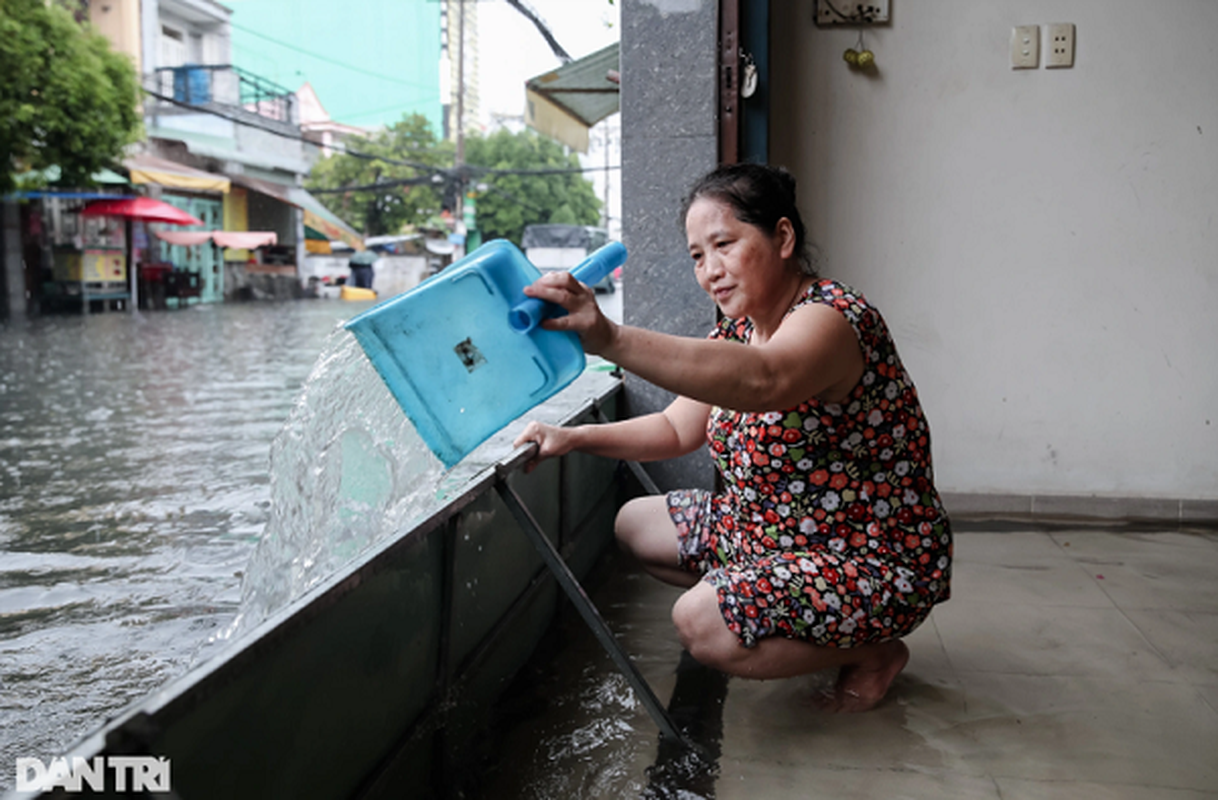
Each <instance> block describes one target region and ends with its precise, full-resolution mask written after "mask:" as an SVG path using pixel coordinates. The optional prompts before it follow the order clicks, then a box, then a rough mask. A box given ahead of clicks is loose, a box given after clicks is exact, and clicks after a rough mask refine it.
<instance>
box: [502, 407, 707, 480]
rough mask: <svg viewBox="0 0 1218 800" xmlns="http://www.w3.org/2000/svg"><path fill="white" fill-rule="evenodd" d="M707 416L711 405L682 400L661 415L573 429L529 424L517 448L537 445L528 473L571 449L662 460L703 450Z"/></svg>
mask: <svg viewBox="0 0 1218 800" xmlns="http://www.w3.org/2000/svg"><path fill="white" fill-rule="evenodd" d="M709 414H710V407H709V406H707V405H705V404H703V403H699V402H697V401H694V400H690V399H688V398H685V397H678V398H677V399H676V400H674V401H673V402H672V403H670V404H669V406H668V407H667V408H666V409H664V410H663V411H659V412H656V413H654V414H647V415H644V416H641V417H634V418H633V419H628V420H623V421H621V422H609V423H606V424H603V425H579V426H577V427H574V428H562V427H557V426H554V425H546V424H543V423H540V422H530V423H529V424H528V426H527V427H526V428H525V429H524V431H523V432H522V433H521V434H520V436H518V437H516V442H515V444H514V446H515V447H519V446H520V445H522V444H525V443H527V442H536V443H537V455H536V456H535V457H534V458H533V459H532V460H531V461H530V462H529V463H528V464H527V465H526V466H525V471H526V472H528V471H531V470H532V469H533V467H535V466H536V465H537V464H538V463H539V462H541V461H543V460H544V459H547V458H553V457H556V456H562V455H566V454H567V453H569V452H571V451H572V450H578V451H579V452H581V453H591V454H593V455H599V456H606V457H608V458H622V459H626V460H628V461H660V460H663V459H667V458H676V457H677V456H683V455H685V454H687V453H692V452H693V451H694V450H697V449H698V448H699V447H701V446H702V444H703V443H704V442H705V441H706V420H707V416H708V415H709Z"/></svg>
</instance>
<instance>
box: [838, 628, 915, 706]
mask: <svg viewBox="0 0 1218 800" xmlns="http://www.w3.org/2000/svg"><path fill="white" fill-rule="evenodd" d="M875 647H876V650H875V654H874V656H872V657H869V658H868V659H867V660H866V661H864V662H862V663H861V664H850V665H848V666H844V667H842V668H841V672H839V673H838V676H837V687H836V689H835V690H834V694H833V698H832V701H831V702H830V703H829V704H828V705H829V707H830V708H831V709H832V710H833V711H843V712H850V713H853V712H858V711H867V710H869V709H871V708H874V707H875V706H876V704H878V703H879V702H880V701H881V700H883V699H884V695H886V694H888V687H889V686H891V685H892V682H893V680H894V679H895V678H896V677H897V675H899V674H901V670H903V669H905V665H906V664H907V663H909V648H908V647H906V646H905V643H904V642H902V641H900V640H899V639H898V640H894V641H891V642H884V643H882V644H879V645H876V646H875Z"/></svg>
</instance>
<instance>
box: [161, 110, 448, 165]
mask: <svg viewBox="0 0 1218 800" xmlns="http://www.w3.org/2000/svg"><path fill="white" fill-rule="evenodd" d="M144 94H146V95H148V96H149V97H155V98H156V99H157V100H160V101H161V102H164V103H169V104H170V105H175V106H180V107H182V108H188V109H190V110H191V111H194V112H196V113H199V112H201V113H204V114H211V115H212V116H215V117H219V118H220V119H226V120H228V121H229V122H235V123H237V124H238V125H245V126H246V127H249V128H255V129H257V130H260V131H266V132H267V133H272V134H274V135H276V136H280V137H282V138H284V139H291V140H292V141H294V142H302V143H304V144H311V145H313V146H315V147H320V146H321V145H320V144H318V143H317V142H315V141H313V140H312V139H306V138H305V137H303V136H300V135H297V134H293V133H288V132H287V131H282V130H278V129H276V128H271V127H269V126H266V125H258V124H255V123H254V122H251V121H250V120H248V119H242V118H240V117H234V116H232V115H231V114H225V113H223V112H222V111H217V110H216V109H213V108H204V107H203V106H197V105H194V104H192V103H184V102H182V101H181V100H175V99H174V98H172V97H168V96H166V95H163V94H159V93H157V92H154V91H152V90H151V89H144ZM328 146H329V147H330V149H332V150H337V151H338V152H340V153H346V154H347V155H349V156H352V157H354V158H362V159H365V160H368V161H384V162H385V163H386V164H397V165H399V166H403V167H414V168H415V169H425V170H431V171H432V172H438V173H444V172H447V171H448V170H447V169H446V168H445V167H435V166H432V165H431V164H422V163H419V162H417V161H403V160H402V159H400V158H389V157H387V156H376V155H372V154H371V153H361V152H359V151H358V150H352V149H351V148H349V147H346V146H345V145H342V144H332V145H328Z"/></svg>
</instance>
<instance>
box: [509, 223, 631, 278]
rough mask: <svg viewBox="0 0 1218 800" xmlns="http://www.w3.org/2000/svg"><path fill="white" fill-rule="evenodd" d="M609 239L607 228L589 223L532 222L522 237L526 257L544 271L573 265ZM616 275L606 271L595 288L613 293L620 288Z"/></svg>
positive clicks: (602, 245) (568, 267)
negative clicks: (603, 277) (533, 223)
mask: <svg viewBox="0 0 1218 800" xmlns="http://www.w3.org/2000/svg"><path fill="white" fill-rule="evenodd" d="M608 243H609V232H608V231H606V230H605V229H604V228H596V227H592V226H589V225H529V226H527V227H525V229H524V236H523V238H522V244H523V245H524V255H525V258H527V259H528V260H529V261H531V262H532V263H533V265H534V266H535V267H537V268H538V269H539V270H541V271H542V272H549V271H551V270H556V269H571V268H572V267H574V266H576V265H577V264H579V262H581V261H583V260H584V259H585V258H587V257H588V254H589V253H591V252H593V251H595V250H598V249H600V248H601V247H604V246H605V245H606V244H608ZM619 269H620V268H619ZM617 271H618V270H614V272H615V273H616V272H617ZM616 277H618V276H617V275H615V274H611V275H607V276H605V279H604V280H602V281H601V282H600V283H598V284H597V285H596V286H593V287H592V288H593V289H595V290H596V291H598V292H607V293H610V294H612V293H613V292H614V291H616V288H617V285H616V284H615V283H614V279H615V278H616Z"/></svg>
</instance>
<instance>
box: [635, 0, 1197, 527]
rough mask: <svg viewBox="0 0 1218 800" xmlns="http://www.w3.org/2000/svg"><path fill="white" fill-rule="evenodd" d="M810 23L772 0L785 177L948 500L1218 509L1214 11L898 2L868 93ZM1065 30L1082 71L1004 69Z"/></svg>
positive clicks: (799, 4)
mask: <svg viewBox="0 0 1218 800" xmlns="http://www.w3.org/2000/svg"><path fill="white" fill-rule="evenodd" d="M812 9H813V2H812V1H811V0H783V2H778V3H774V4H773V5H772V14H773V19H772V26H771V42H772V47H773V53H772V58H773V61H772V65H773V75H774V76H775V78H774V85H773V87H772V89H773V102H772V104H771V108H772V116H771V128H770V131H771V135H770V143H771V150H770V160H771V162H773V163H782V164H786V165H787V166H788V167H790V168H791V169H792V170H793V171H794V172H795V173H796V174H797V176H798V177H799V179H800V183H801V208H802V209H803V212H804V213H805V214H806V215H807V221H808V223H809V227H810V231H811V234H812V236H813V237H814V238H815V239H816V240H817V241H818V242H819V243H820V245H821V246H822V248H823V250H824V253H825V255H826V256H827V266H826V268H825V272H826V273H827V274H829V275H831V276H834V277H839V278H841V279H844V280H846V281H847V282H849V283H852V284H854V285H856V286H857V287H858V288H860V289H862V290H863V291H864V292H865V293H866V294H867V295H868V296H869V297H870V298H871V300H873V301H874V302H875V303H876V304H877V305H878V306H879V307H880V308H881V309H882V310H883V312H884V313H885V315H886V317H887V319H888V322H889V325H890V326H891V328H892V329H893V331H894V333H895V334H896V337H897V340H898V345H899V346H900V349H901V353H902V356H903V357H904V359H905V361H906V363H907V365H908V367H909V368H910V370H911V372H912V374H913V376H914V380H915V381H916V382H917V384H918V388H919V390H920V394H921V396H922V398H923V400H924V402H925V406H926V411H927V414H928V416H929V419H930V422H931V425H932V429H933V431H934V434H935V439H934V452H935V458H936V466H937V472H938V479H939V483H940V486H941V487H942V488H943V489H945V490H947V491H948V492H967V493H997V494H1000V495H1002V494H1005V495H1008V496H1010V497H1009V499H1010V500H1011V502H1012V503H1013V504H1014V505H1016V506H1019V507H1020V508H1022V507H1023V504H1024V503H1026V502H1027V501H1028V498H1032V503H1033V504H1035V503H1036V502H1037V501H1036V498H1041V507H1042V509H1043V508H1044V507H1045V505H1046V503H1047V504H1048V505H1051V503H1052V498H1054V497H1057V496H1060V495H1074V496H1089V495H1096V496H1098V497H1099V498H1100V499H1101V500H1102V499H1104V498H1115V497H1119V496H1125V497H1130V496H1132V497H1137V498H1148V499H1149V500H1148V502H1149V503H1150V504H1152V505H1153V504H1154V503H1155V502H1158V503H1159V505H1161V506H1162V507H1163V509H1167V510H1170V509H1171V508H1172V507H1178V508H1179V509H1180V510H1181V513H1182V515H1183V516H1185V517H1187V516H1188V509H1189V508H1190V507H1195V506H1197V505H1200V506H1204V507H1207V508H1209V509H1210V511H1213V510H1216V509H1218V503H1215V502H1213V501H1215V500H1218V355H1215V349H1214V348H1215V342H1218V313H1215V311H1214V309H1215V308H1216V307H1218V255H1216V249H1215V244H1216V237H1215V226H1214V214H1215V206H1216V205H1218V202H1216V201H1218V102H1215V98H1218V49H1215V47H1214V44H1213V37H1214V34H1215V32H1216V31H1218V4H1216V3H1212V2H1203V1H1200V0H1198V1H1196V2H1184V1H1183V0H1181V1H1179V2H1170V3H1143V2H1133V1H1132V0H1075V1H1074V2H1067V1H1066V0H1060V1H1059V2H1049V1H1048V0H1036V1H1033V2H1029V1H1028V0H988V2H985V3H977V2H974V0H920V2H918V3H902V4H900V5H898V4H897V3H893V4H892V13H893V16H892V23H891V25H890V26H884V27H878V28H875V29H872V28H868V29H867V30H866V32H865V34H864V35H865V44H866V45H867V46H868V47H869V48H870V49H872V50H873V51H874V52H875V55H876V61H877V64H878V66H879V70H878V73H877V74H876V75H874V76H866V75H863V74H860V73H858V72H853V71H851V70H850V69H848V67H847V65H846V64H845V63H844V62H843V61H842V52H843V51H844V50H845V49H846V48H847V47H851V46H853V45H854V43H855V39H856V37H857V30H847V29H818V28H816V27H815V26H814V25H813V23H812ZM1051 22H1073V23H1075V25H1076V26H1077V28H1076V30H1077V45H1076V60H1075V65H1074V67H1073V68H1072V69H1045V68H1044V67H1043V64H1044V47H1043V42H1042V57H1041V64H1042V66H1041V68H1039V69H1035V70H1018V71H1013V70H1012V69H1011V68H1010V58H1009V37H1010V34H1011V28H1012V26H1015V25H1025V24H1038V25H1041V30H1042V34H1043V32H1044V26H1045V25H1046V24H1047V23H1051ZM624 62H625V63H629V60H628V58H627V59H624ZM1194 501H1201V502H1200V503H1196V502H1194ZM1207 501H1208V502H1207ZM1190 502H1192V503H1193V506H1190Z"/></svg>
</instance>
